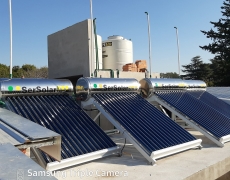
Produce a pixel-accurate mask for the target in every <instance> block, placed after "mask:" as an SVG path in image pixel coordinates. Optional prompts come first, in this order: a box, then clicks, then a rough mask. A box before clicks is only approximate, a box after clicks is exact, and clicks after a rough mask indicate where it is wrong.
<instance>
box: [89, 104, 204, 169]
mask: <svg viewBox="0 0 230 180" xmlns="http://www.w3.org/2000/svg"><path fill="white" fill-rule="evenodd" d="M93 104H94V105H95V107H96V108H97V109H98V110H99V111H100V112H101V113H102V114H103V115H104V116H105V117H106V118H107V119H108V120H109V121H110V122H111V123H112V124H113V125H114V126H115V127H116V128H117V129H118V130H119V131H120V133H121V134H122V135H123V136H124V137H125V138H126V139H127V140H128V141H129V142H130V143H132V144H133V146H134V147H135V148H136V149H137V150H138V151H139V152H140V153H141V154H142V155H143V156H144V157H145V158H146V159H147V160H148V161H149V163H150V164H152V165H153V164H155V163H156V159H159V158H162V157H165V156H169V155H172V154H175V153H178V152H181V151H184V150H188V149H191V148H195V147H201V141H202V140H201V139H198V140H194V141H191V142H187V143H184V144H179V145H176V146H172V147H169V148H165V149H161V150H158V151H153V152H152V153H151V155H150V156H149V155H148V154H147V153H146V151H145V149H144V147H142V145H141V144H140V143H138V141H137V140H136V139H135V138H134V137H133V136H132V135H131V134H129V133H128V132H127V131H126V129H125V128H124V127H123V126H122V125H121V124H120V123H119V122H118V121H116V120H115V119H114V118H113V117H112V116H111V115H110V114H109V113H108V112H106V110H105V109H104V108H103V107H102V106H101V105H100V103H98V102H97V101H96V100H94V101H93Z"/></svg>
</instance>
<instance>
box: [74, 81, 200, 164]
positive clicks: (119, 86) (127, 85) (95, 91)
mask: <svg viewBox="0 0 230 180" xmlns="http://www.w3.org/2000/svg"><path fill="white" fill-rule="evenodd" d="M139 92H140V83H139V82H138V81H137V80H136V79H126V78H119V79H115V78H80V79H79V80H78V82H77V85H76V94H77V96H78V97H79V99H81V100H82V101H84V102H82V106H83V107H87V106H88V105H94V106H95V107H96V108H97V109H98V110H99V111H100V112H99V113H98V115H96V117H95V118H97V117H98V116H99V115H100V114H101V113H102V114H103V115H104V116H105V117H106V118H107V119H108V120H109V121H110V122H111V123H112V124H113V125H114V126H115V127H116V128H117V129H118V130H119V131H120V133H121V134H122V136H123V137H125V138H126V139H127V140H128V141H129V142H130V143H132V144H133V145H134V146H135V147H136V148H137V150H138V151H139V152H140V153H141V154H142V155H143V156H144V157H145V158H146V159H147V160H148V161H149V162H150V163H151V164H154V163H155V162H156V159H159V158H162V157H165V156H168V155H171V154H174V153H178V152H181V151H184V150H187V149H190V148H195V147H201V140H200V139H196V138H195V137H193V136H192V135H191V134H189V133H188V132H186V131H185V130H184V129H182V128H181V127H180V126H179V125H177V124H176V123H175V122H173V121H172V120H170V119H169V118H168V117H167V116H165V115H164V114H163V113H162V112H161V111H159V110H158V109H157V108H155V107H154V106H153V105H151V104H150V103H149V102H147V101H146V100H145V99H143V98H142V97H141V96H140V95H139ZM165 126H166V127H170V129H168V128H165ZM175 132H176V133H175Z"/></svg>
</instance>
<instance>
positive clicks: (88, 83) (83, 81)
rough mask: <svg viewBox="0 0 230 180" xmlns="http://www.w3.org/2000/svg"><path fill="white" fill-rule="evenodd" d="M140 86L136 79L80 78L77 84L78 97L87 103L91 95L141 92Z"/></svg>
mask: <svg viewBox="0 0 230 180" xmlns="http://www.w3.org/2000/svg"><path fill="white" fill-rule="evenodd" d="M139 89H140V84H139V82H138V81H137V80H136V79H134V78H87V77H86V78H80V79H78V81H77V84H76V95H77V97H79V99H81V100H82V101H86V100H88V99H89V98H90V97H91V94H95V93H105V92H137V93H138V92H139Z"/></svg>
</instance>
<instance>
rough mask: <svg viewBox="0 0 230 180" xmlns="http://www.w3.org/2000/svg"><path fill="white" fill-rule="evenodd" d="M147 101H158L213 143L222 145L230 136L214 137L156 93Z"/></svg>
mask: <svg viewBox="0 0 230 180" xmlns="http://www.w3.org/2000/svg"><path fill="white" fill-rule="evenodd" d="M148 101H149V102H152V101H155V102H158V103H159V104H161V105H162V106H164V107H166V108H167V109H168V110H170V111H171V112H172V113H173V114H175V115H176V116H178V117H179V118H180V119H182V120H183V121H184V122H186V123H187V124H189V125H190V126H191V127H192V128H193V129H195V130H197V131H200V132H201V133H202V134H203V135H205V136H206V137H207V138H208V139H210V140H211V141H213V142H214V143H216V144H217V145H218V146H220V147H223V146H224V144H223V143H224V142H227V141H230V136H229V137H226V136H224V137H222V138H223V139H222V138H221V139H222V140H218V139H217V138H216V137H214V136H213V135H212V134H210V133H209V132H208V131H206V130H205V129H203V128H202V127H200V126H198V125H197V124H196V123H195V122H194V121H192V119H190V118H188V117H187V116H185V115H184V114H183V113H181V112H180V111H178V110H177V109H176V108H174V107H172V106H170V105H169V104H168V103H166V102H165V101H164V100H162V99H161V98H159V97H158V96H156V95H154V96H151V97H150V98H149V99H148Z"/></svg>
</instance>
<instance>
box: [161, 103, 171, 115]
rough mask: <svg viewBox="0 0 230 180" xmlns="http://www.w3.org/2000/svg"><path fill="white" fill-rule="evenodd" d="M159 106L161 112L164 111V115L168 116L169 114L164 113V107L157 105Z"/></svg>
mask: <svg viewBox="0 0 230 180" xmlns="http://www.w3.org/2000/svg"><path fill="white" fill-rule="evenodd" d="M159 107H160V109H161V110H162V111H163V113H164V114H165V115H166V116H168V117H169V115H168V114H167V113H166V111H165V110H164V108H163V107H162V106H161V105H159Z"/></svg>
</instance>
